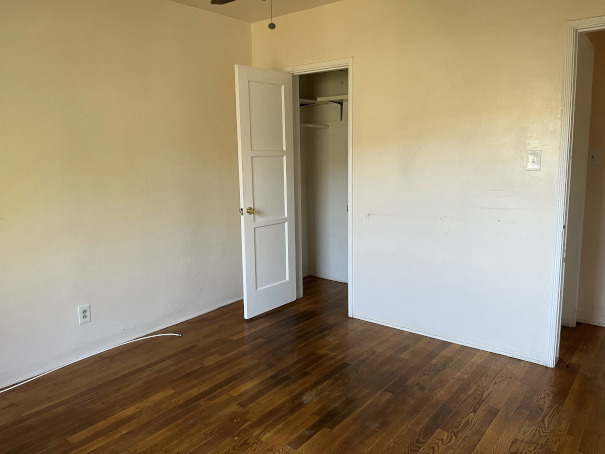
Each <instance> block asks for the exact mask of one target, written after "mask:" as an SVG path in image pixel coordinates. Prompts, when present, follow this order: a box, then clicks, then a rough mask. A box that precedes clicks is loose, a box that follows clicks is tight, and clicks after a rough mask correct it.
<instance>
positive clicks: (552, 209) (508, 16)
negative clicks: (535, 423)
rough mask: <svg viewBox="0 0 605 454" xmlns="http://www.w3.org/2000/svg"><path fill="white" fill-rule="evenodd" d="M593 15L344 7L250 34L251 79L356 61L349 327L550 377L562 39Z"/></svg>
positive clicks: (566, 7)
mask: <svg viewBox="0 0 605 454" xmlns="http://www.w3.org/2000/svg"><path fill="white" fill-rule="evenodd" d="M599 15H605V3H603V2H602V0H581V1H574V2H570V1H567V0H556V1H552V0H532V1H526V0H516V1H509V0H493V1H483V0H474V1H450V0H432V1H426V0H406V1H402V0H376V1H372V2H368V1H367V0H344V1H342V2H338V3H334V4H331V5H328V6H325V7H321V8H316V9H313V10H309V11H305V12H301V13H298V14H293V15H289V16H283V17H279V18H277V19H276V20H275V22H276V24H277V29H276V30H274V31H270V30H268V28H267V26H266V22H259V23H255V24H253V26H252V43H253V46H252V48H253V49H252V52H253V62H254V64H255V65H256V66H260V67H265V68H272V69H281V68H286V67H290V66H295V65H302V64H307V63H314V62H320V61H326V60H332V59H339V58H344V57H353V58H354V74H353V80H354V83H353V87H351V90H352V94H353V96H354V101H353V102H354V107H353V111H354V117H353V119H352V124H353V147H354V153H353V201H352V203H353V266H354V281H355V286H354V301H353V313H354V315H355V316H356V317H360V318H365V319H368V320H374V321H378V322H380V323H385V324H389V325H393V326H397V327H400V328H404V329H408V330H411V331H416V332H420V333H425V334H429V335H432V336H435V337H440V338H444V339H448V340H452V341H455V342H458V343H463V344H467V345H473V346H477V347H480V348H483V349H487V350H492V351H497V352H500V353H505V354H509V355H512V356H516V357H520V358H525V359H529V360H532V361H536V362H539V363H544V362H546V361H547V358H548V353H547V337H548V335H547V331H548V318H549V308H550V305H551V285H552V282H553V275H552V273H553V268H554V262H553V260H554V259H553V249H554V245H555V241H556V240H557V238H558V234H559V233H558V232H555V231H554V226H555V218H556V202H557V200H556V199H557V178H558V162H559V142H560V132H561V109H562V103H561V93H562V75H563V62H564V52H565V26H566V22H567V21H569V20H573V19H580V18H587V17H593V16H599ZM536 149H538V150H542V170H541V171H540V172H526V171H525V169H524V164H525V156H526V152H527V150H536Z"/></svg>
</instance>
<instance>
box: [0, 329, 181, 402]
mask: <svg viewBox="0 0 605 454" xmlns="http://www.w3.org/2000/svg"><path fill="white" fill-rule="evenodd" d="M162 336H177V337H182V336H181V335H180V334H175V333H166V334H153V335H151V336H143V337H137V338H136V339H132V340H129V341H126V342H122V343H121V344H118V345H114V346H113V347H109V348H108V349H107V350H103V351H102V352H99V353H105V352H107V351H109V350H113V349H114V348H118V347H121V346H122V345H126V344H132V343H133V342H138V341H142V340H145V339H151V338H153V337H162ZM99 353H95V354H97V355H98V354H99ZM83 359H85V358H83ZM71 364H73V363H69V364H64V365H63V366H59V367H55V368H54V369H51V370H48V371H46V372H43V373H41V374H38V375H36V376H34V377H32V378H28V379H27V380H23V381H21V382H19V383H17V384H14V385H12V386H9V387H8V388H4V389H2V390H0V394H2V393H5V392H6V391H10V390H11V389H15V388H18V387H19V386H21V385H24V384H26V383H29V382H30V381H33V380H35V379H36V378H40V377H43V376H45V375H48V374H50V373H51V372H54V371H56V370H59V369H63V368H64V367H67V366H69V365H71Z"/></svg>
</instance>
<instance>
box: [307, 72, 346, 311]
mask: <svg viewBox="0 0 605 454" xmlns="http://www.w3.org/2000/svg"><path fill="white" fill-rule="evenodd" d="M298 86H299V100H300V102H299V105H300V111H299V114H300V116H299V120H300V135H299V140H300V148H299V152H300V164H299V169H300V213H301V220H300V224H299V225H300V230H301V241H300V243H299V244H300V250H301V256H302V263H301V265H302V277H303V278H304V277H307V276H315V277H318V278H322V279H329V280H332V281H337V282H342V283H348V281H349V257H348V254H349V216H348V210H349V200H348V198H349V69H337V70H332V71H324V72H316V73H311V74H303V75H300V76H299V80H298ZM303 282H305V281H304V280H303ZM303 285H304V284H303ZM349 312H350V310H349Z"/></svg>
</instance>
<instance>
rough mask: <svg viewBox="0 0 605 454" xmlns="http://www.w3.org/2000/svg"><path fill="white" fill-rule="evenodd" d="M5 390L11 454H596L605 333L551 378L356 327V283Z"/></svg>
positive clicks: (579, 332)
mask: <svg viewBox="0 0 605 454" xmlns="http://www.w3.org/2000/svg"><path fill="white" fill-rule="evenodd" d="M168 331H170V332H177V333H180V334H182V337H180V338H156V339H151V340H148V341H142V342H138V343H134V344H129V345H125V346H122V347H119V348H116V349H114V350H110V351H108V352H105V353H103V354H100V355H97V356H95V357H92V358H88V359H86V360H83V361H80V362H78V363H76V364H73V365H71V366H68V367H65V368H63V369H61V370H58V371H56V372H54V373H51V374H49V375H47V376H45V377H42V378H40V379H38V380H35V381H33V382H31V383H28V384H25V385H23V386H22V387H19V388H17V389H15V390H12V391H9V392H7V393H5V394H2V395H1V397H0V452H2V453H5V452H8V453H19V454H21V453H41V452H48V453H63V452H69V453H89V452H102V453H105V452H120V453H129V452H132V453H134V452H149V453H156V452H163V453H172V452H174V453H187V452H193V453H200V452H201V453H222V452H225V453H246V452H249V453H274V452H276V453H283V454H291V453H296V452H301V453H303V452H304V453H321V454H323V453H331V454H332V453H334V454H337V453H343V454H349V453H358V452H359V453H381V454H382V453H397V454H400V453H433V454H434V453H441V452H443V453H450V452H458V453H473V454H480V453H496V454H498V453H506V452H511V453H528V452H539V453H544V454H549V453H555V452H556V453H578V452H584V453H599V452H603V450H604V449H605V328H599V327H594V326H590V325H583V324H579V325H578V326H577V327H576V328H573V329H572V328H564V329H563V330H562V334H561V349H560V361H559V364H558V365H557V367H556V368H554V369H548V368H545V367H542V366H538V365H534V364H530V363H527V362H523V361H519V360H515V359H511V358H507V357H503V356H499V355H495V354H491V353H487V352H482V351H478V350H475V349H472V348H469V347H462V346H459V345H455V344H452V343H448V342H442V341H439V340H436V339H431V338H427V337H423V336H420V335H417V334H412V333H406V332H403V331H399V330H395V329H391V328H387V327H384V326H380V325H376V324H372V323H368V322H364V321H361V320H355V319H350V318H348V316H347V286H346V284H341V283H336V282H331V281H326V280H323V279H318V278H306V279H305V297H304V298H303V299H301V300H298V301H296V302H295V303H293V304H290V305H287V306H285V307H283V308H280V309H278V310H275V311H273V312H271V313H269V314H267V315H264V316H262V317H257V318H256V319H253V320H244V319H243V311H242V306H241V303H236V304H232V305H229V306H226V307H223V308H220V309H217V310H216V311H213V312H211V313H209V314H206V315H204V316H201V317H198V318H196V319H193V320H189V321H187V322H184V323H181V324H179V325H176V326H174V327H171V328H170V330H164V331H163V332H168Z"/></svg>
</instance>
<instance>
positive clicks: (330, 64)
mask: <svg viewBox="0 0 605 454" xmlns="http://www.w3.org/2000/svg"><path fill="white" fill-rule="evenodd" d="M337 69H348V75H349V93H348V94H349V103H348V104H349V106H348V119H349V124H348V139H347V140H348V170H347V172H348V173H347V179H348V181H347V192H348V195H347V199H348V203H349V212H348V213H347V226H348V227H347V249H348V264H347V269H348V273H347V274H348V278H347V279H348V281H349V282H348V286H349V287H348V300H349V301H348V306H349V317H352V316H353V303H354V301H355V298H354V295H355V293H354V283H355V280H354V279H353V276H354V273H353V271H354V268H353V58H343V59H340V60H331V61H325V62H319V63H311V64H306V65H300V66H291V67H289V68H285V69H284V71H286V72H289V73H292V74H294V75H302V74H312V73H319V72H326V71H333V70H337ZM294 86H295V90H296V92H298V82H297V81H295V82H294ZM296 96H298V93H296ZM295 110H296V109H295ZM294 118H295V122H298V123H299V119H298V115H297V114H296V112H295V117H294ZM298 123H297V125H295V128H294V130H295V133H294V165H295V166H296V169H295V170H294V173H295V182H296V183H295V184H296V189H295V196H296V209H297V213H296V215H297V217H298V219H299V221H297V222H298V224H297V230H298V231H299V232H300V228H301V223H300V222H301V221H300V220H301V219H302V212H301V204H300V197H301V193H300V191H301V185H300V134H299V133H298V132H297V131H298V127H299V126H300V125H298ZM297 126H298V127H297ZM296 245H297V258H296V259H297V266H296V272H297V296H298V297H301V296H302V248H301V246H302V238H301V235H299V236H298V239H297V242H296Z"/></svg>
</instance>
